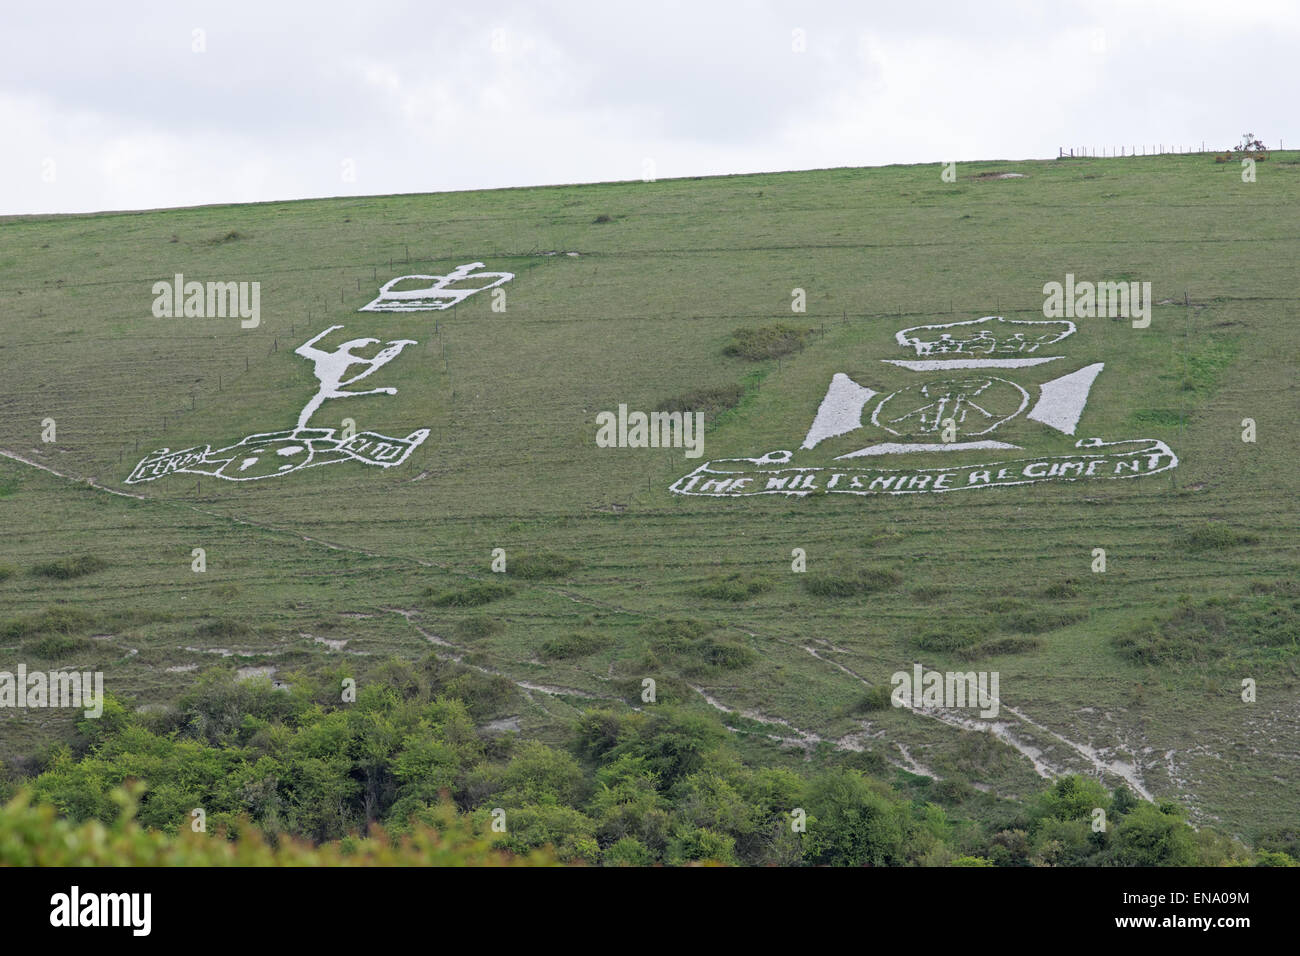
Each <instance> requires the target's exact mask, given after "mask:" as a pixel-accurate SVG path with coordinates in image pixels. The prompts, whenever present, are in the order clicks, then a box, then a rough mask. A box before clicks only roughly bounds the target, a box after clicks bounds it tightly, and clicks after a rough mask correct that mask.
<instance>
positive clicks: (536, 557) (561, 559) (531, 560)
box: [506, 551, 582, 581]
mask: <svg viewBox="0 0 1300 956" xmlns="http://www.w3.org/2000/svg"><path fill="white" fill-rule="evenodd" d="M581 564H582V562H580V561H579V560H578V559H577V558H568V557H565V556H564V555H562V554H553V553H551V552H549V551H537V552H532V553H526V554H521V555H518V556H517V557H514V558H510V559H509V560H508V561H507V562H506V573H508V574H512V575H514V576H515V577H517V578H524V579H525V580H528V581H540V580H547V579H550V578H562V577H567V576H568V575H569V574H572V573H573V572H574V571H575V570H577V568H578V567H579V566H581Z"/></svg>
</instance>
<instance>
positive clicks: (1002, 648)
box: [957, 637, 1043, 661]
mask: <svg viewBox="0 0 1300 956" xmlns="http://www.w3.org/2000/svg"><path fill="white" fill-rule="evenodd" d="M1042 646H1043V642H1042V641H1041V640H1040V639H1039V638H1037V637H999V638H997V639H996V640H992V641H985V642H984V643H983V644H976V645H975V646H974V647H968V648H964V649H963V650H961V651H960V652H959V653H958V655H957V656H958V657H960V658H961V659H962V660H964V661H975V660H979V659H980V658H981V657H997V656H999V655H1001V654H1025V653H1028V652H1029V651H1036V650H1038V649H1039V648H1040V647H1042Z"/></svg>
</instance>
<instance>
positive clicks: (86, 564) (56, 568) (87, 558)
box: [32, 554, 108, 581]
mask: <svg viewBox="0 0 1300 956" xmlns="http://www.w3.org/2000/svg"><path fill="white" fill-rule="evenodd" d="M106 567H108V562H107V561H105V560H104V559H103V558H97V557H95V555H93V554H83V555H80V556H79V557H75V558H60V559H59V560H57V561H47V562H45V563H44V564H38V565H36V566H34V567H33V568H32V574H34V575H36V576H37V577H42V578H56V579H58V580H62V581H66V580H69V579H71V578H80V577H84V576H85V575H87V574H94V573H95V572H96V571H102V570H104V568H106Z"/></svg>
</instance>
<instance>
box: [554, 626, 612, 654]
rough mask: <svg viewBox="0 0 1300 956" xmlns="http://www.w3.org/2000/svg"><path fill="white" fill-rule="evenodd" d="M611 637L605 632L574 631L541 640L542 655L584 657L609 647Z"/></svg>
mask: <svg viewBox="0 0 1300 956" xmlns="http://www.w3.org/2000/svg"><path fill="white" fill-rule="evenodd" d="M612 643H613V639H612V638H610V637H609V636H608V635H605V634H596V633H592V632H590V631H575V632H573V633H572V634H565V635H563V636H562V637H552V638H549V639H548V640H545V641H543V642H542V649H541V653H542V657H543V658H545V659H546V660H569V659H571V658H574V657H586V656H587V655H588V654H594V653H596V651H599V650H602V649H604V648H606V647H609V645H610V644H612Z"/></svg>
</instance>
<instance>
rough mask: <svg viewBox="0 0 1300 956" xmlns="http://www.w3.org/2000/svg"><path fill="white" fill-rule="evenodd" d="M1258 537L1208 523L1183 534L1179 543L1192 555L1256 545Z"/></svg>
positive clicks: (1222, 525) (1221, 525)
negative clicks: (1242, 545)
mask: <svg viewBox="0 0 1300 956" xmlns="http://www.w3.org/2000/svg"><path fill="white" fill-rule="evenodd" d="M1258 542H1259V535H1257V534H1251V533H1250V532H1248V531H1237V530H1236V529H1234V528H1230V527H1228V526H1227V525H1225V524H1219V523H1218V522H1210V523H1209V524H1203V525H1200V526H1199V527H1196V528H1193V529H1191V530H1190V531H1188V532H1187V533H1186V534H1184V535H1183V536H1182V537H1181V538H1180V539H1179V543H1180V544H1181V545H1182V546H1183V548H1184V549H1185V550H1187V551H1190V552H1192V553H1193V554H1195V553H1197V552H1200V551H1215V550H1218V549H1220V548H1234V547H1236V546H1237V545H1241V544H1257V543H1258Z"/></svg>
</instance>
